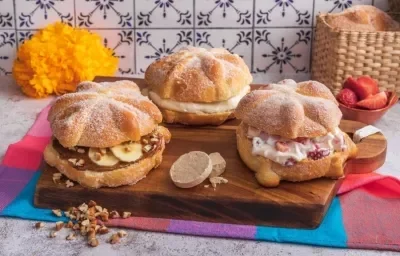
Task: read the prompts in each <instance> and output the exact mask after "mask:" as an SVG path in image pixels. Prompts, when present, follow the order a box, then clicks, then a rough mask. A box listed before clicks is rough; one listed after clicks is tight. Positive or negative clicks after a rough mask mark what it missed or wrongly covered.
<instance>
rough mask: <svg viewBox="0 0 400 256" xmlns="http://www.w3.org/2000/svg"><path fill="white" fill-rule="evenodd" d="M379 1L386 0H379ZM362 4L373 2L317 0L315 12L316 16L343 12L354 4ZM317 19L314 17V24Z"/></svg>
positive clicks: (369, 0)
mask: <svg viewBox="0 0 400 256" xmlns="http://www.w3.org/2000/svg"><path fill="white" fill-rule="evenodd" d="M378 1H385V0H378ZM360 4H369V5H371V4H372V0H316V1H315V9H314V13H315V16H316V15H318V14H319V13H327V12H330V13H336V12H341V11H343V10H345V9H347V8H349V7H352V6H353V5H360ZM315 22H316V20H315V18H314V25H315V24H316V23H315Z"/></svg>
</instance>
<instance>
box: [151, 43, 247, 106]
mask: <svg viewBox="0 0 400 256" xmlns="http://www.w3.org/2000/svg"><path fill="white" fill-rule="evenodd" d="M145 79H146V82H147V84H148V86H149V89H150V90H151V91H153V92H155V93H157V94H158V95H159V96H160V97H161V98H163V99H173V100H176V101H181V102H199V103H210V102H216V101H224V100H227V99H229V98H231V97H233V96H235V95H237V94H238V93H239V92H240V91H241V90H242V89H243V87H245V86H247V85H249V84H250V83H251V82H252V76H251V74H250V71H249V69H248V67H247V65H246V63H245V62H244V61H243V59H242V58H240V56H239V55H237V54H231V53H230V52H228V51H227V50H225V49H222V48H214V49H204V48H196V47H187V48H183V49H181V50H180V51H178V52H176V53H174V54H171V55H169V56H166V57H164V58H162V59H160V60H158V61H155V62H153V63H152V64H151V65H150V66H149V67H148V68H147V70H146V73H145Z"/></svg>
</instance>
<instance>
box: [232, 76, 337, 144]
mask: <svg viewBox="0 0 400 256" xmlns="http://www.w3.org/2000/svg"><path fill="white" fill-rule="evenodd" d="M337 105H338V103H337V101H336V99H335V97H334V96H333V95H332V93H331V92H330V91H329V89H328V88H327V87H326V86H325V85H323V84H321V83H319V82H316V81H307V82H300V83H296V82H295V81H293V80H290V79H287V80H283V81H281V82H279V83H278V84H270V85H267V86H265V87H262V88H260V89H259V90H255V91H252V92H250V93H249V94H247V95H246V96H244V97H243V98H242V100H241V101H240V102H239V105H238V106H237V108H236V112H235V116H236V117H237V118H238V119H241V120H242V121H243V122H244V123H246V124H248V125H250V126H253V127H255V128H257V129H259V130H261V131H264V132H266V133H268V134H271V135H279V136H282V137H285V138H288V139H294V138H297V137H307V138H310V137H317V136H323V135H326V134H327V133H328V132H331V131H334V129H335V128H337V127H338V126H339V123H340V120H341V118H342V113H341V112H340V109H339V108H338V106H337Z"/></svg>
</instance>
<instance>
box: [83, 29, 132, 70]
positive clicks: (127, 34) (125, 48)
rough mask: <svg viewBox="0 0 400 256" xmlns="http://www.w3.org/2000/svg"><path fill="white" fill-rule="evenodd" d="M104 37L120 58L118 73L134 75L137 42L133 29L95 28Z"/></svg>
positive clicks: (106, 44) (105, 43) (115, 54)
mask: <svg viewBox="0 0 400 256" xmlns="http://www.w3.org/2000/svg"><path fill="white" fill-rule="evenodd" d="M91 31H92V32H95V33H97V34H99V35H101V36H102V37H103V42H104V45H105V46H106V47H109V48H111V49H112V50H113V51H114V56H116V57H117V58H118V59H119V67H118V72H117V74H116V75H133V74H134V73H135V65H134V63H135V60H134V58H135V43H134V31H133V29H126V30H95V29H92V30H91Z"/></svg>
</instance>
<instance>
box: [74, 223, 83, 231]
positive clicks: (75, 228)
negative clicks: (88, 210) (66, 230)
mask: <svg viewBox="0 0 400 256" xmlns="http://www.w3.org/2000/svg"><path fill="white" fill-rule="evenodd" d="M80 228H81V227H80V226H79V224H78V223H76V224H74V226H73V227H72V229H73V230H79V229H80Z"/></svg>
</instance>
